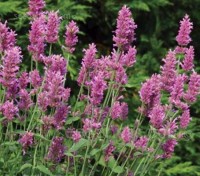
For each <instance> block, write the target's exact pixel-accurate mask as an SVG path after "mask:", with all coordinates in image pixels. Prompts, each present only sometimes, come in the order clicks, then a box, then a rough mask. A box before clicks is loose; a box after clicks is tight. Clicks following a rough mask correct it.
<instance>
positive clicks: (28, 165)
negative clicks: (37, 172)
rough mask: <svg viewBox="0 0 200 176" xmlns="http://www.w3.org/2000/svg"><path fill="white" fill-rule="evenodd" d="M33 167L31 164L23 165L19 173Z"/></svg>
mask: <svg viewBox="0 0 200 176" xmlns="http://www.w3.org/2000/svg"><path fill="white" fill-rule="evenodd" d="M31 167H32V164H30V163H26V164H23V165H22V166H21V168H20V170H19V172H21V171H23V170H24V169H27V168H31Z"/></svg>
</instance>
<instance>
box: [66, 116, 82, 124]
mask: <svg viewBox="0 0 200 176" xmlns="http://www.w3.org/2000/svg"><path fill="white" fill-rule="evenodd" d="M79 119H80V117H69V118H68V119H67V121H66V124H67V125H70V124H72V123H73V122H75V121H78V120H79Z"/></svg>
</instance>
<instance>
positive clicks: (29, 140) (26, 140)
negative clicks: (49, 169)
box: [19, 132, 34, 155]
mask: <svg viewBox="0 0 200 176" xmlns="http://www.w3.org/2000/svg"><path fill="white" fill-rule="evenodd" d="M33 136H34V134H33V133H32V132H26V133H25V134H23V135H22V137H21V138H20V139H19V143H20V144H21V145H22V149H23V155H25V154H26V150H27V149H28V147H31V146H32V145H33Z"/></svg>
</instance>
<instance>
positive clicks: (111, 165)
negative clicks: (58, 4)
mask: <svg viewBox="0 0 200 176" xmlns="http://www.w3.org/2000/svg"><path fill="white" fill-rule="evenodd" d="M28 4H29V12H28V15H29V16H30V19H31V23H30V30H29V41H30V43H29V45H28V47H27V49H28V51H29V52H30V56H31V60H30V63H31V66H30V68H29V70H26V71H24V70H21V69H20V64H21V63H22V62H23V53H22V52H21V48H20V47H19V46H17V45H16V39H15V37H16V34H15V32H13V31H12V30H11V29H10V28H8V27H7V23H2V22H0V31H1V32H0V54H1V61H0V64H1V67H0V68H1V69H0V88H1V95H0V98H1V99H0V101H1V104H0V113H1V114H0V130H1V131H0V132H1V134H0V143H1V148H0V149H1V150H0V151H1V152H0V158H1V161H2V160H3V161H4V166H3V169H4V170H5V172H4V174H8V175H13V174H22V175H31V176H33V175H41V174H42V175H43V174H45V175H75V176H76V175H80V176H84V175H88V176H94V175H105V176H113V175H117V176H120V175H129V176H130V175H146V174H147V173H148V171H149V170H150V168H151V166H152V165H153V164H154V163H158V162H159V161H160V160H162V159H167V158H170V157H171V156H172V155H173V152H174V149H175V147H176V145H178V142H179V140H181V137H182V136H184V133H185V132H186V128H187V126H188V125H189V123H190V121H191V120H192V118H191V117H190V106H191V104H192V103H194V102H196V101H197V96H198V95H199V90H200V75H199V74H198V73H197V72H195V70H194V63H193V61H194V47H193V46H190V45H189V43H190V42H191V40H192V39H191V38H190V33H191V30H192V28H193V24H192V22H191V21H190V18H189V16H188V15H185V17H184V18H183V20H182V21H181V23H180V29H179V32H178V35H177V37H176V41H177V43H178V45H177V46H176V47H175V49H174V50H173V49H171V50H169V51H168V53H167V54H166V57H165V58H164V59H163V66H161V68H160V69H161V72H160V73H158V74H153V75H152V76H151V77H150V78H149V79H148V80H146V81H145V82H144V83H142V86H141V89H140V91H139V96H140V99H141V104H142V105H141V107H140V108H139V111H138V113H139V115H138V118H137V119H135V122H134V124H132V125H129V124H128V123H125V121H128V104H127V103H126V102H125V101H124V97H123V92H124V87H125V85H126V84H127V82H128V75H127V73H126V72H127V69H128V68H130V67H132V66H134V64H135V62H136V54H137V49H136V46H133V45H132V44H133V42H134V41H135V40H136V38H135V35H136V29H137V25H136V23H135V21H134V20H133V18H132V13H131V11H130V9H129V8H128V7H127V6H123V7H122V9H121V10H120V11H119V14H118V18H117V27H116V30H115V31H114V36H113V49H112V52H111V53H110V54H109V55H106V56H100V57H98V55H99V54H98V49H97V46H96V45H95V44H94V43H91V44H89V45H88V47H87V48H86V49H83V59H82V63H81V68H80V71H79V74H78V77H77V84H78V86H79V87H80V90H79V93H78V95H76V98H75V99H76V101H72V97H74V96H73V95H72V93H71V89H72V90H73V87H67V86H66V85H67V84H66V82H67V81H68V80H67V77H66V74H67V68H68V66H69V64H70V62H69V60H70V57H71V56H72V55H73V54H76V50H75V48H76V44H77V42H78V35H77V34H78V32H79V28H78V26H77V23H76V22H74V21H71V22H69V23H68V24H67V25H66V31H65V34H61V35H59V28H60V22H61V19H62V18H61V17H60V16H59V11H55V12H54V11H51V12H48V11H45V2H44V1H43V0H29V2H28ZM60 37H62V38H63V39H64V40H60ZM61 41H64V43H63V44H62V43H61ZM55 44H58V45H60V47H61V49H62V51H63V53H59V54H55V53H54V51H53V47H52V46H53V45H55ZM56 53H57V52H56ZM97 54H98V55H97ZM65 56H67V58H65ZM73 99H74V98H73ZM143 121H148V123H149V128H148V129H147V130H142V128H141V126H142V125H143ZM4 146H5V147H4ZM7 146H8V147H7ZM7 157H9V158H12V157H15V158H16V159H17V161H18V163H16V167H17V169H16V170H15V172H14V171H13V170H12V167H9V164H8V163H7V162H8V161H7V159H6V158H7Z"/></svg>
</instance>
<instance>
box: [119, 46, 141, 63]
mask: <svg viewBox="0 0 200 176" xmlns="http://www.w3.org/2000/svg"><path fill="white" fill-rule="evenodd" d="M136 54H137V50H136V48H135V46H134V47H130V48H129V49H128V52H127V54H125V55H124V56H123V57H122V63H123V65H125V66H126V67H132V66H133V65H134V64H135V62H136Z"/></svg>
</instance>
